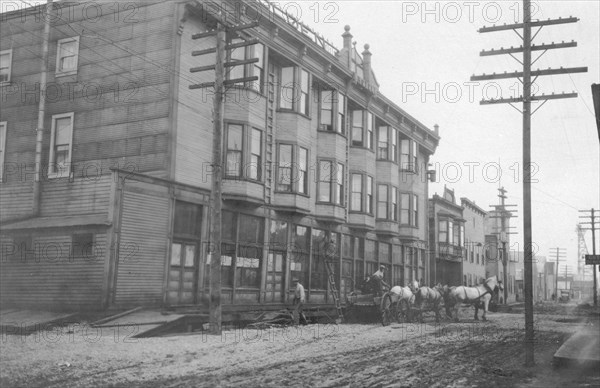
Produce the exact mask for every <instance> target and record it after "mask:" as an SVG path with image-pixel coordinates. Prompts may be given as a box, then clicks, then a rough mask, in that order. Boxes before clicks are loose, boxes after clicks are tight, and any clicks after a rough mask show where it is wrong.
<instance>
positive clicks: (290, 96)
mask: <svg viewBox="0 0 600 388" xmlns="http://www.w3.org/2000/svg"><path fill="white" fill-rule="evenodd" d="M280 81H281V88H280V90H281V92H280V93H279V107H280V108H282V109H294V67H292V66H290V67H282V68H281V76H280Z"/></svg>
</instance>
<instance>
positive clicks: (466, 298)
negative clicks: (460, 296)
mask: <svg viewBox="0 0 600 388" xmlns="http://www.w3.org/2000/svg"><path fill="white" fill-rule="evenodd" d="M483 287H485V292H484V293H483V294H482V293H481V291H479V287H474V288H475V289H477V293H478V294H479V296H478V297H477V299H481V297H482V296H485V295H486V294H488V293H489V294H490V295H493V294H494V293H493V292H492V290H491V289H490V288H489V287H488V285H487V284H486V283H484V284H483ZM463 290H464V292H465V300H468V298H469V297H468V295H467V287H463Z"/></svg>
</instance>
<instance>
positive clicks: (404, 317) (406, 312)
mask: <svg viewBox="0 0 600 388" xmlns="http://www.w3.org/2000/svg"><path fill="white" fill-rule="evenodd" d="M395 316H396V320H397V321H398V323H405V322H410V321H411V316H412V314H411V312H410V306H409V304H408V301H406V300H399V301H398V302H397V303H396V314H395Z"/></svg>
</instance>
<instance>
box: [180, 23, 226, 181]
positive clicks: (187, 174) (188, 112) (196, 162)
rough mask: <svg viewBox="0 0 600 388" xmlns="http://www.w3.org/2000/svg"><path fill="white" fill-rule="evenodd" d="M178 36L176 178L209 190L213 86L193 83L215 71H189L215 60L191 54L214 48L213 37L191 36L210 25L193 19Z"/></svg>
mask: <svg viewBox="0 0 600 388" xmlns="http://www.w3.org/2000/svg"><path fill="white" fill-rule="evenodd" d="M182 26H183V32H182V34H181V36H180V37H179V45H180V51H181V56H180V66H179V69H178V70H179V72H180V74H181V76H180V77H179V87H178V90H177V92H176V96H177V97H176V98H177V100H178V101H179V103H178V104H177V139H175V142H176V145H175V180H176V181H178V182H182V183H187V184H190V185H195V186H198V187H201V188H205V189H210V187H211V181H212V180H211V175H212V172H211V171H212V168H211V164H212V142H213V136H212V133H213V124H212V107H213V95H214V91H213V89H212V88H205V89H194V90H190V89H189V86H190V85H192V84H199V83H203V82H212V81H214V77H215V74H214V71H203V72H200V73H193V74H192V73H190V68H192V67H197V66H206V65H210V64H214V63H215V55H214V54H207V55H201V56H197V57H192V54H191V53H192V51H193V50H203V49H207V48H211V47H215V45H216V41H215V39H214V38H213V37H210V38H205V39H198V40H192V35H193V34H196V33H199V32H202V31H206V30H207V29H208V28H207V27H206V26H205V25H204V24H203V23H201V22H200V21H196V20H194V19H193V18H188V20H186V22H185V23H183V24H182Z"/></svg>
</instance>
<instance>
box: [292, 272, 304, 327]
mask: <svg viewBox="0 0 600 388" xmlns="http://www.w3.org/2000/svg"><path fill="white" fill-rule="evenodd" d="M292 285H293V286H294V301H293V305H294V312H293V315H294V325H298V323H299V322H300V320H302V321H303V322H304V323H306V318H305V317H304V314H303V313H302V307H303V306H304V301H305V298H306V297H305V294H304V286H303V285H302V284H300V281H299V280H298V278H293V279H292Z"/></svg>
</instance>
